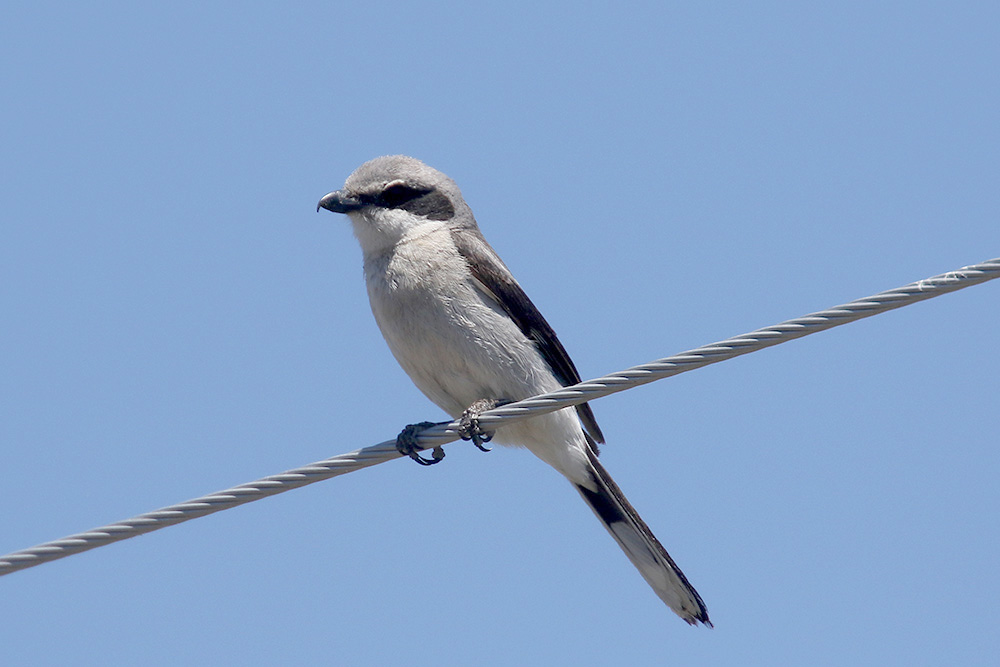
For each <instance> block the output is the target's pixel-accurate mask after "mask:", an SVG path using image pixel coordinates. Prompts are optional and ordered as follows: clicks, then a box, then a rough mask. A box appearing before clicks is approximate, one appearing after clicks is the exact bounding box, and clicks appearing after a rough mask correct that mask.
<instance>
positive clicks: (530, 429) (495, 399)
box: [317, 155, 711, 626]
mask: <svg viewBox="0 0 1000 667" xmlns="http://www.w3.org/2000/svg"><path fill="white" fill-rule="evenodd" d="M319 208H325V209H327V210H328V211H333V212H334V213H346V214H347V217H348V218H349V219H350V221H351V224H352V226H353V228H354V234H355V236H356V237H357V239H358V241H359V242H360V244H361V250H362V252H363V254H364V273H365V282H366V284H367V286H368V298H369V300H370V301H371V308H372V312H373V313H374V314H375V320H376V321H377V322H378V326H379V328H380V329H381V330H382V335H383V336H384V337H385V340H386V342H387V343H388V344H389V349H391V350H392V353H393V355H394V356H395V357H396V360H397V361H398V362H399V364H400V366H402V367H403V370H404V371H406V373H407V374H408V375H409V376H410V379H411V380H413V383H414V384H416V385H417V387H418V388H419V389H420V391H422V392H423V393H424V394H425V395H426V396H427V397H428V398H429V399H431V400H432V401H433V402H434V403H436V404H437V405H439V406H440V407H441V408H442V409H444V411H445V412H447V413H448V414H449V415H451V416H452V417H453V418H455V419H460V418H461V419H463V426H465V427H466V429H467V431H468V433H467V435H468V436H469V439H472V440H473V441H474V442H475V443H476V444H477V446H480V448H483V447H482V443H483V442H485V441H487V440H489V439H490V437H491V436H492V434H486V433H482V432H481V431H480V430H479V428H478V423H477V422H476V417H477V416H478V414H479V413H480V412H482V411H484V410H487V409H490V408H492V407H495V406H496V405H500V404H503V403H505V402H509V401H517V400H520V399H524V398H528V397H530V396H534V395H536V394H541V393H544V392H549V391H554V390H557V389H559V388H560V387H563V386H567V385H571V384H575V383H577V382H579V381H580V376H579V373H577V370H576V367H575V366H574V365H573V362H572V360H571V359H570V358H569V355H568V354H567V353H566V350H565V348H563V346H562V343H560V342H559V339H558V338H557V337H556V334H555V331H553V330H552V327H551V326H549V323H548V322H546V320H545V318H544V317H542V314H541V313H540V312H538V309H537V308H536V307H535V305H534V304H533V303H532V302H531V300H530V299H529V298H528V296H527V295H526V294H525V293H524V290H522V289H521V286H520V285H519V284H518V283H517V281H516V280H515V279H514V276H513V275H511V273H510V271H509V270H508V269H507V267H506V265H504V263H503V261H501V259H500V257H499V256H498V255H497V253H496V252H495V251H494V250H493V248H492V247H490V245H489V243H487V242H486V239H485V238H483V235H482V233H481V232H480V231H479V226H478V225H477V224H476V219H475V218H474V217H473V215H472V210H471V209H470V208H469V206H468V204H466V203H465V200H464V199H463V198H462V194H461V192H460V191H459V189H458V186H457V185H455V182H454V181H452V180H451V179H450V178H448V177H447V176H445V175H444V174H442V173H441V172H440V171H437V170H436V169H433V168H431V167H429V166H427V165H425V164H424V163H423V162H420V161H419V160H416V159H414V158H411V157H406V156H404V155H393V156H388V157H380V158H376V159H374V160H371V161H370V162H366V163H365V164H363V165H361V166H360V167H358V169H357V170H356V171H355V172H354V173H353V174H351V175H350V177H349V178H348V179H347V182H346V183H345V184H344V188H343V189H342V190H338V191H336V192H331V193H330V194H328V195H326V196H325V197H323V198H322V199H321V200H320V202H319V207H317V210H319ZM427 425H428V424H427V423H424V424H418V425H411V426H410V427H407V430H404V432H403V433H402V434H400V438H399V440H398V443H399V448H400V451H402V452H403V453H405V454H409V455H410V456H411V457H412V458H415V459H417V460H419V461H421V462H423V463H425V464H429V463H436V462H437V461H438V460H440V458H441V457H443V451H441V450H437V451H435V458H434V459H433V460H426V459H422V458H420V456H419V455H418V454H417V453H416V451H415V450H414V445H415V435H416V434H417V433H419V430H420V429H421V428H423V427H426V426H427ZM495 436H496V441H497V442H500V443H501V444H507V445H516V446H523V447H527V448H528V449H529V450H531V452H532V453H534V454H535V455H536V456H538V458H540V459H542V460H543V461H545V462H546V463H548V464H549V465H550V466H552V467H553V468H555V469H556V470H558V471H559V472H560V473H562V474H563V475H564V476H565V477H566V479H568V480H569V481H570V483H571V484H573V486H574V487H575V488H576V490H577V491H578V492H579V493H580V495H581V496H582V497H583V499H584V501H586V503H587V504H588V505H589V506H590V508H591V509H592V510H593V511H594V514H596V515H597V518H598V519H600V520H601V523H603V524H604V527H605V528H607V530H608V532H609V533H611V536H612V537H613V538H614V539H615V541H616V542H617V543H618V545H619V546H620V547H621V548H622V550H623V551H624V552H625V555H626V556H628V558H629V560H631V561H632V564H633V565H635V567H636V568H637V569H638V570H639V573H640V574H641V575H642V576H643V578H644V579H645V580H646V581H647V582H648V583H649V585H650V586H651V587H652V588H653V590H654V591H655V592H656V594H657V595H658V596H659V597H660V599H661V600H663V602H665V603H666V604H667V606H668V607H670V609H672V610H673V611H674V612H675V613H676V614H677V615H678V616H680V617H681V618H682V619H684V620H685V621H687V622H688V623H690V624H692V625H693V624H695V623H697V622H699V621H700V622H702V623H704V624H705V625H708V626H711V623H710V622H709V620H708V611H707V610H706V609H705V604H704V602H702V600H701V597H700V596H699V595H698V593H697V591H695V589H694V587H692V586H691V584H689V583H688V580H687V578H686V577H685V576H684V574H683V573H682V572H681V570H680V568H678V567H677V565H676V564H675V563H674V561H673V559H672V558H671V557H670V555H669V554H668V553H667V551H666V549H664V548H663V545H661V544H660V542H659V541H658V540H657V539H656V537H655V536H654V535H653V533H652V531H651V530H650V529H649V527H648V526H647V525H646V523H645V522H644V521H643V520H642V519H641V518H640V517H639V513H638V512H636V511H635V509H634V508H633V507H632V505H631V504H630V503H629V502H628V500H627V499H626V498H625V495H624V494H623V493H622V492H621V489H619V488H618V485H617V484H615V482H614V480H613V479H611V475H609V474H608V471H607V470H605V469H604V466H603V465H601V463H600V462H599V461H598V460H597V455H598V449H597V443H602V442H604V436H603V435H602V434H601V430H600V428H598V426H597V421H596V420H595V419H594V413H593V412H592V411H591V409H590V406H589V405H587V404H586V403H584V404H582V405H579V406H577V407H576V409H575V411H574V410H573V409H571V408H566V409H563V410H559V411H557V412H552V413H549V414H546V415H541V416H538V417H534V418H532V419H528V420H524V421H520V422H517V423H514V424H510V425H507V426H502V427H500V428H499V429H498V430H497V432H496V434H495Z"/></svg>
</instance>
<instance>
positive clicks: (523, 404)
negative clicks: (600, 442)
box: [0, 258, 1000, 576]
mask: <svg viewBox="0 0 1000 667" xmlns="http://www.w3.org/2000/svg"><path fill="white" fill-rule="evenodd" d="M998 277H1000V258H997V259H991V260H988V261H986V262H983V263H981V264H974V265H971V266H967V267H964V268H961V269H959V270H957V271H950V272H948V273H943V274H941V275H938V276H934V277H932V278H927V279H926V280H920V281H917V282H914V283H910V284H909V285H905V286H903V287H898V288H896V289H891V290H887V291H885V292H880V293H878V294H875V295H874V296H870V297H866V298H864V299H858V300H856V301H851V302H850V303H846V304H844V305H841V306H835V307H833V308H829V309H827V310H822V311H819V312H816V313H811V314H809V315H805V316H803V317H797V318H795V319H792V320H787V321H785V322H782V323H780V324H776V325H774V326H770V327H765V328H763V329H757V330H756V331H752V332H750V333H746V334H742V335H740V336H735V337H733V338H728V339H726V340H723V341H719V342H717V343H712V344H710V345H705V346H703V347H699V348H695V349H693V350H689V351H687V352H682V353H680V354H677V355H674V356H671V357H666V358H663V359H659V360H657V361H653V362H651V363H647V364H642V365H640V366H633V367H632V368H628V369H626V370H623V371H620V372H618V373H613V374H611V375H606V376H604V377H600V378H597V379H594V380H587V381H586V382H581V383H579V384H575V385H573V386H571V387H565V388H563V389H560V390H558V391H553V392H550V393H548V394H542V395H539V396H535V397H533V398H529V399H526V400H523V401H518V402H516V403H510V404H507V405H504V406H502V407H499V408H495V409H493V410H490V411H488V412H484V413H483V414H482V416H481V417H480V419H479V422H480V425H481V426H482V427H483V428H485V429H487V430H494V429H495V428H496V427H498V426H499V425H500V424H501V423H502V422H507V421H511V422H513V421H518V420H521V419H527V418H529V417H531V416H535V415H538V414H543V413H546V412H553V411H555V410H560V409H562V408H565V407H569V406H573V405H577V404H579V403H583V402H586V401H590V400H594V399H597V398H601V397H603V396H608V395H609V394H614V393H617V392H620V391H625V390H626V389H631V388H633V387H637V386H639V385H643V384H648V383H650V382H654V381H656V380H661V379H663V378H667V377H671V376H673V375H678V374H679V373H683V372H686V371H690V370H694V369H695V368H701V367H702V366H707V365H709V364H714V363H717V362H719V361H723V360H726V359H732V358H733V357H738V356H741V355H744V354H748V353H750V352H755V351H757V350H762V349H764V348H767V347H771V346H773V345H777V344H779V343H784V342H786V341H789V340H793V339H796V338H801V337H803V336H807V335H809V334H812V333H816V332H818V331H824V330H826V329H831V328H833V327H836V326H840V325H842V324H847V323H848V322H854V321H855V320H860V319H862V318H865V317H871V316H872V315H877V314H879V313H884V312H886V311H889V310H893V309H895V308H901V307H903V306H907V305H910V304H912V303H916V302H918V301H923V300H925V299H930V298H932V297H935V296H939V295H941V294H947V293H948V292H954V291H956V290H959V289H963V288H965V287H971V286H972V285H978V284H980V283H983V282H986V281H988V280H992V279H994V278H998ZM458 429H459V424H458V422H452V423H450V424H440V425H438V426H435V427H433V428H430V429H428V430H426V431H423V432H422V433H421V434H420V435H419V436H418V442H419V445H420V447H421V448H423V449H427V448H430V447H436V446H440V445H443V444H446V443H449V442H452V441H454V440H457V439H458V437H459V435H458V434H459V430H458ZM400 456H401V454H400V453H399V452H398V451H397V450H396V442H395V440H387V441H385V442H382V443H379V444H377V445H373V446H370V447H364V448H362V449H358V450H355V451H353V452H350V453H348V454H341V455H339V456H334V457H332V458H328V459H325V460H323V461H317V462H316V463H311V464H309V465H306V466H303V467H301V468H294V469H292V470H288V471H286V472H283V473H279V474H277V475H271V476H268V477H263V478H261V479H258V480H256V481H254V482H249V483H246V484H240V485H238V486H234V487H232V488H229V489H225V490H224V491H217V492H216V493H211V494H208V495H206V496H201V497H200V498H194V499H192V500H188V501H186V502H183V503H178V504H176V505H170V506H168V507H164V508H161V509H158V510H156V511H153V512H147V513H146V514H140V515H138V516H135V517H132V518H131V519H126V520H124V521H118V522H116V523H111V524H108V525H105V526H101V527H99V528H94V529H93V530H88V531H86V532H82V533H76V534H74V535H69V536H67V537H64V538H62V539H59V540H54V541H52V542H45V543H44V544H39V545H37V546H34V547H31V548H29V549H22V550H20V551H15V552H12V553H9V554H7V555H5V556H0V576H2V575H4V574H9V573H11V572H16V571H17V570H23V569H26V568H29V567H33V566H35V565H40V564H42V563H47V562H49V561H53V560H57V559H59V558H65V557H66V556H70V555H72V554H76V553H80V552H82V551H88V550H90V549H95V548H97V547H100V546H104V545H105V544H111V543H112V542H118V541H120V540H125V539H128V538H130V537H135V536H137V535H142V534H144V533H149V532H152V531H154V530H159V529H160V528H165V527H167V526H172V525H174V524H177V523H182V522H184V521H190V520H191V519H196V518H198V517H202V516H205V515H208V514H214V513H215V512H219V511H222V510H225V509H229V508H231V507H236V506H238V505H243V504H245V503H249V502H252V501H254V500H260V499H261V498H266V497H268V496H273V495H276V494H278V493H283V492H285V491H289V490H291V489H296V488H299V487H301V486H305V485H307V484H312V483H314V482H319V481H321V480H325V479H330V478H331V477H337V476H338V475H343V474H346V473H349V472H354V471H355V470H360V469H362V468H367V467H369V466H373V465H376V464H379V463H384V462H385V461H390V460H392V459H395V458H399V457H400Z"/></svg>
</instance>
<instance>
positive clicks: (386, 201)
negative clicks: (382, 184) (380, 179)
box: [379, 181, 428, 208]
mask: <svg viewBox="0 0 1000 667" xmlns="http://www.w3.org/2000/svg"><path fill="white" fill-rule="evenodd" d="M427 192H428V190H425V189H422V188H415V187H413V186H412V185H407V184H406V183H403V182H402V181H396V182H395V183H390V184H389V185H388V186H386V188H385V189H384V190H382V194H381V195H379V199H380V200H381V204H382V205H383V206H386V207H388V208H398V207H400V206H402V205H403V204H405V203H406V202H408V201H412V200H414V199H416V198H417V197H421V196H423V195H425V194H427Z"/></svg>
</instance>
